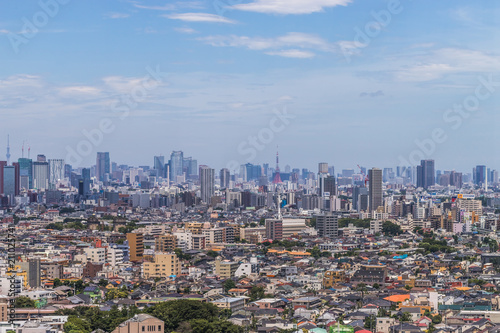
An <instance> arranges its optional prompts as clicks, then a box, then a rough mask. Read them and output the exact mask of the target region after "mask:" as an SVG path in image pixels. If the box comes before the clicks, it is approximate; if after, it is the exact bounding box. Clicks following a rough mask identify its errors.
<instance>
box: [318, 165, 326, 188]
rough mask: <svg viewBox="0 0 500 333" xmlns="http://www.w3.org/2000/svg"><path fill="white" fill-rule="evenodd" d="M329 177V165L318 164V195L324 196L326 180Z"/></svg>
mask: <svg viewBox="0 0 500 333" xmlns="http://www.w3.org/2000/svg"><path fill="white" fill-rule="evenodd" d="M326 177H328V163H319V164H318V194H319V195H320V196H323V195H324V193H325V192H326V191H325V179H326Z"/></svg>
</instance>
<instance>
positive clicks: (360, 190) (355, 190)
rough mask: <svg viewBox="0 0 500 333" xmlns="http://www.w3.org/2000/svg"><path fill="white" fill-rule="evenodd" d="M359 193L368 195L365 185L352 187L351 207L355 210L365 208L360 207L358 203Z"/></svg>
mask: <svg viewBox="0 0 500 333" xmlns="http://www.w3.org/2000/svg"><path fill="white" fill-rule="evenodd" d="M361 195H365V196H366V195H368V189H367V188H366V187H361V186H355V187H354V188H353V189H352V209H354V210H357V211H358V212H359V211H361V210H365V209H362V206H361V205H360V202H361V201H360V200H361ZM365 208H366V207H365Z"/></svg>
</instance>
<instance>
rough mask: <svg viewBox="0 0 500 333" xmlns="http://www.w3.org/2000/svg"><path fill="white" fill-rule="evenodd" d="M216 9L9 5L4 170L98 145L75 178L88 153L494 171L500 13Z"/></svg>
mask: <svg viewBox="0 0 500 333" xmlns="http://www.w3.org/2000/svg"><path fill="white" fill-rule="evenodd" d="M63 2H64V4H63ZM217 3H218V4H219V5H220V4H222V6H216V5H215V4H216V3H215V2H214V1H198V2H167V3H166V4H165V2H161V1H151V2H148V3H143V2H106V3H103V2H102V1H101V2H99V1H88V2H74V1H73V2H66V1H61V2H60V4H59V5H58V7H57V11H55V9H52V12H49V13H48V14H47V13H46V12H47V9H46V8H45V9H44V8H42V7H41V6H40V5H39V3H38V2H35V1H29V2H23V3H19V4H18V3H16V4H14V3H5V4H4V5H3V10H2V13H1V14H0V60H2V62H3V63H8V64H9V66H2V68H0V96H5V97H3V98H2V99H1V100H0V107H1V108H2V117H3V121H2V122H1V123H0V133H4V134H5V138H4V136H2V137H1V138H0V139H1V140H0V147H5V146H6V143H5V142H4V141H3V140H6V134H8V133H10V134H11V151H12V152H11V153H12V155H13V157H19V155H20V147H21V146H22V142H23V141H26V142H29V143H30V144H31V148H32V149H33V151H44V152H45V153H46V154H47V155H50V156H54V158H64V159H67V158H66V156H67V155H68V149H73V150H76V149H77V147H78V145H79V144H81V142H82V141H85V140H86V141H88V140H89V139H88V137H87V136H86V135H85V133H87V134H88V133H95V132H94V131H95V130H99V131H101V134H102V137H99V135H97V136H95V137H94V139H95V140H96V141H95V142H96V144H92V145H91V147H90V152H89V153H88V154H84V155H85V156H81V157H82V162H81V164H82V165H90V164H91V161H92V160H93V159H94V158H95V156H94V155H95V153H96V152H98V151H112V152H113V154H114V156H115V159H116V160H120V161H123V163H128V164H134V165H139V164H143V163H144V162H146V161H149V160H150V156H154V155H159V154H160V153H162V152H163V154H165V155H166V154H167V153H168V152H169V151H171V150H179V149H183V150H185V151H189V153H190V154H191V155H193V156H197V158H198V159H199V160H200V161H203V162H204V163H206V164H207V165H213V166H214V167H216V168H222V167H225V166H226V163H229V162H231V161H237V162H238V164H245V163H247V162H251V163H264V162H266V161H271V159H272V157H271V156H272V155H273V154H274V152H275V150H276V149H275V147H276V146H277V145H279V146H280V147H281V148H280V153H281V155H282V156H283V162H284V164H290V165H298V164H301V161H304V160H306V161H319V160H323V159H324V158H325V157H328V159H329V160H330V162H331V163H335V164H338V165H339V166H340V167H344V163H345V167H347V166H351V165H356V164H360V165H369V166H383V165H393V166H396V165H398V164H400V163H401V162H400V161H401V160H411V158H412V157H414V158H413V159H414V160H415V161H420V160H421V159H434V160H436V161H441V162H440V166H439V168H441V169H451V168H455V169H457V170H465V169H469V167H470V166H469V165H468V164H467V161H469V160H472V161H477V163H481V164H486V165H490V166H494V167H495V168H498V166H499V165H500V161H499V158H500V157H498V156H496V154H490V153H489V150H488V148H487V147H488V146H489V145H488V143H490V142H491V143H493V142H495V141H496V139H497V134H496V132H497V131H496V127H497V124H498V116H497V112H495V110H496V108H497V107H498V105H499V104H498V102H499V99H498V96H499V94H498V89H499V82H500V78H499V77H498V76H497V75H496V73H498V70H499V69H500V62H499V60H498V54H499V50H498V45H500V43H498V41H499V37H500V34H499V33H498V27H497V19H496V18H497V15H498V12H499V8H500V7H499V4H498V3H496V2H487V1H477V2H474V3H471V2H469V1H464V0H460V1H454V2H450V1H447V2H435V1H430V0H425V1H418V2H415V1H391V2H386V1H371V2H360V1H349V0H330V1H317V0H314V1H309V2H308V5H307V6H304V4H303V3H301V2H300V1H292V2H290V3H288V4H287V6H281V5H279V4H277V3H276V2H275V1H270V0H265V1H264V0H259V1H257V0H248V1H240V2H238V4H234V2H227V1H222V2H221V3H220V2H217ZM231 3H233V4H231ZM266 4H267V5H266ZM391 4H392V5H391ZM39 13H42V14H39ZM49 14H52V15H49ZM44 15H45V16H46V17H47V18H48V19H47V20H46V22H42V23H44V24H42V23H40V24H39V22H38V21H36V22H35V23H36V24H37V25H39V26H35V28H36V29H37V31H36V32H33V33H31V34H28V32H27V31H26V30H29V29H28V27H27V26H26V25H27V23H26V22H31V24H35V23H33V17H35V18H36V17H42V16H44ZM82 17H85V21H82ZM23 18H24V19H23ZM83 22H85V26H86V27H87V28H82V26H83V25H82V23H83ZM370 29H371V30H370ZM117 36H120V37H119V38H118V37H117ZM110 41H113V42H112V43H110ZM495 45H497V46H495ZM68 59H71V61H67V60H68ZM143 93H144V94H143ZM143 95H144V96H143ZM284 112H286V113H287V114H288V115H289V116H290V117H289V118H285V119H283V117H280V116H278V115H277V113H280V114H281V116H283V113H284ZM152 119H154V121H151V120H152ZM102 129H104V131H102ZM467 133H474V136H475V138H474V140H471V139H470V137H469V135H467ZM259 135H260V136H259ZM251 138H257V139H253V142H256V145H255V147H258V148H250V147H252V146H253V144H252V139H251ZM255 140H256V141H255ZM155 142H157V143H158V144H151V143H155ZM163 142H165V143H167V144H166V145H167V146H168V148H163V147H162V146H161V145H160V144H159V143H163ZM478 142H481V143H482V144H478ZM180 143H182V144H180ZM326 143H327V144H326ZM346 143H347V144H346ZM207 147H213V148H214V150H213V151H217V152H218V153H217V154H214V153H213V151H212V150H211V149H207ZM380 147H387V148H388V149H386V150H385V153H384V154H380ZM130 150H132V151H135V152H136V153H135V154H134V156H130V154H129V151H130ZM297 152H300V154H297ZM464 153H465V154H467V159H465V160H464V159H463V158H462V156H463V154H464ZM412 154H413V155H412ZM2 155H3V154H2ZM220 161H224V162H220ZM337 161H339V163H337ZM148 163H149V162H148ZM219 163H220V165H219ZM311 167H312V166H311Z"/></svg>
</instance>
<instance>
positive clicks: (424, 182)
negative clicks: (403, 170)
mask: <svg viewBox="0 0 500 333" xmlns="http://www.w3.org/2000/svg"><path fill="white" fill-rule="evenodd" d="M435 183H436V177H435V172H434V160H422V161H420V165H418V166H417V187H422V188H428V187H430V186H433V185H434V184H435Z"/></svg>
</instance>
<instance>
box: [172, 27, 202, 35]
mask: <svg viewBox="0 0 500 333" xmlns="http://www.w3.org/2000/svg"><path fill="white" fill-rule="evenodd" d="M174 30H175V31H177V32H180V33H183V34H196V33H198V31H196V30H194V29H192V28H175V29H174Z"/></svg>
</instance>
